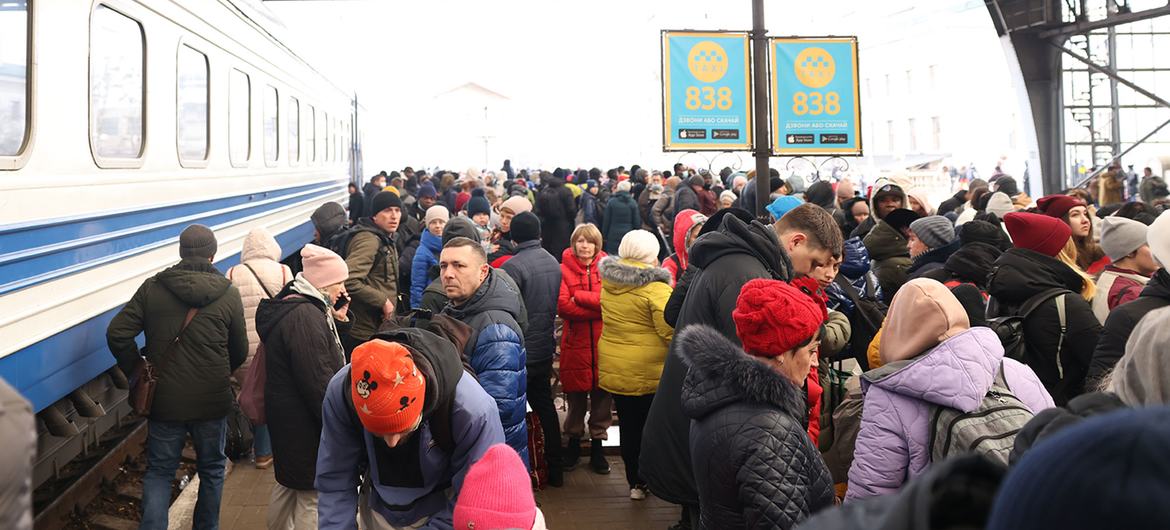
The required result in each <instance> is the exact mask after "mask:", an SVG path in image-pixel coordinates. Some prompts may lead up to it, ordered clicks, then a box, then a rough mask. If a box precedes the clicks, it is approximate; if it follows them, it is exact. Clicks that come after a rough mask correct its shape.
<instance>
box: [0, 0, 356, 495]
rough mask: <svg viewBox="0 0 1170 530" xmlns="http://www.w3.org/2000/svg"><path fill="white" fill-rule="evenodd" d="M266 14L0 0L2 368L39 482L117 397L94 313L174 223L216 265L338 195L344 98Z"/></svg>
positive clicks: (351, 144) (128, 291) (305, 235)
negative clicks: (32, 438)
mask: <svg viewBox="0 0 1170 530" xmlns="http://www.w3.org/2000/svg"><path fill="white" fill-rule="evenodd" d="M276 30H278V28H274V27H272V24H271V23H270V22H269V21H268V20H266V18H265V16H264V11H263V9H262V8H259V7H257V6H255V5H252V4H251V3H250V2H249V1H247V0H191V1H176V0H95V1H92V2H91V1H85V2H75V1H71V2H59V1H53V0H0V377H3V378H4V380H6V381H7V382H8V383H9V384H10V385H11V386H13V387H15V388H16V389H17V390H18V391H19V392H20V393H21V394H23V395H24V396H25V397H26V398H28V400H29V401H31V402H32V404H33V407H34V409H35V410H36V411H37V412H38V430H39V431H40V434H41V441H40V447H39V452H40V455H39V457H38V461H39V464H38V470H37V474H36V479H35V482H36V483H37V484H39V483H41V482H42V481H44V480H45V479H46V478H49V476H51V475H52V473H54V472H55V470H56V469H57V468H59V467H60V466H61V465H63V464H64V463H65V462H68V461H69V460H70V459H72V458H73V456H74V455H76V454H77V453H79V452H81V451H83V450H85V447H87V446H89V445H91V444H92V443H93V442H94V441H95V440H96V439H97V438H98V437H99V436H100V435H101V434H102V432H103V431H105V430H107V429H109V428H110V427H111V426H112V425H114V424H116V423H118V422H120V421H121V419H122V416H124V415H126V414H127V413H128V408H127V407H126V406H125V403H124V401H125V394H126V392H125V390H124V388H125V380H124V377H123V376H122V374H120V372H118V371H117V370H116V369H112V367H113V366H114V359H113V357H112V356H111V355H110V352H109V350H108V349H107V348H106V342H105V329H106V325H107V324H108V322H109V321H110V319H111V318H112V317H113V316H114V314H115V313H116V312H117V311H118V310H119V309H120V308H121V306H122V305H123V304H124V303H125V302H126V300H128V299H129V298H130V296H131V295H132V294H133V293H134V291H135V289H136V288H137V287H138V285H139V284H141V283H142V281H143V280H145V279H146V278H148V277H149V276H151V275H153V274H155V273H156V272H158V271H160V270H162V269H163V268H165V267H167V266H170V265H172V264H173V263H175V262H176V261H177V259H178V258H177V257H178V235H179V232H180V231H182V229H183V228H184V227H185V226H187V225H189V224H192V223H201V224H205V225H208V226H210V227H212V228H213V229H214V230H215V232H216V235H217V237H218V239H219V255H218V256H216V260H217V261H216V264H217V266H219V267H220V268H221V269H226V268H227V267H229V266H231V265H233V264H234V263H235V262H237V261H238V259H239V252H240V247H241V245H242V242H243V239H244V235H245V234H247V232H248V231H249V230H251V229H253V228H255V227H265V228H267V229H268V230H269V231H271V232H272V233H273V234H274V235H276V239H277V241H279V242H280V244H281V248H282V249H283V251H284V253H285V254H286V255H287V254H289V253H291V252H295V251H297V250H298V249H299V248H300V247H301V246H302V245H304V244H305V243H306V242H308V241H309V240H311V239H312V236H313V229H312V226H311V225H310V224H309V222H308V220H309V215H310V214H311V213H312V211H313V210H314V209H315V208H316V207H318V206H319V205H321V204H322V203H323V202H325V201H342V200H343V199H344V198H345V197H346V190H345V186H346V184H347V182H348V181H349V178H350V174H351V173H352V171H351V169H350V168H351V164H352V161H353V160H354V159H355V157H354V156H353V155H354V153H356V152H358V150H357V148H356V146H357V145H358V142H357V141H356V140H355V137H356V136H357V135H355V130H356V129H355V128H354V127H353V124H354V121H355V117H356V116H355V114H354V108H355V106H354V104H353V99H352V98H351V97H350V96H349V95H348V94H347V93H346V92H344V91H343V90H341V89H340V88H338V87H337V86H335V85H334V84H332V83H331V82H330V81H329V80H328V79H326V78H324V77H323V76H322V75H321V74H319V73H318V72H317V71H316V70H314V69H313V68H312V67H311V66H310V65H308V64H307V63H306V62H305V61H303V60H302V59H300V58H299V57H298V56H297V55H296V54H295V53H293V52H292V51H291V50H290V49H289V48H288V47H286V46H285V45H284V44H282V43H281V41H280V40H279V39H278V38H277V37H275V36H274V34H273V31H276Z"/></svg>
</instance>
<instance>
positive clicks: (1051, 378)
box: [987, 248, 1101, 406]
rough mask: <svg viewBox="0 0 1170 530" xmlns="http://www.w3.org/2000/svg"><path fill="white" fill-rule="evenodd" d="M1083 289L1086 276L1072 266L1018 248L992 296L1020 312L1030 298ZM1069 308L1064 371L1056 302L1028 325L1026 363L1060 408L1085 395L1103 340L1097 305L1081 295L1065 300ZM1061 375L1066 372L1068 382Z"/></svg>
mask: <svg viewBox="0 0 1170 530" xmlns="http://www.w3.org/2000/svg"><path fill="white" fill-rule="evenodd" d="M1081 285H1082V280H1081V277H1080V275H1078V274H1077V273H1076V272H1075V271H1073V270H1072V269H1071V268H1069V266H1068V265H1065V264H1064V263H1062V262H1060V261H1058V260H1056V259H1055V258H1050V257H1048V256H1046V255H1044V254H1040V253H1039V252H1033V251H1031V250H1027V249H1019V248H1013V249H1011V250H1008V251H1007V252H1004V253H1003V255H1002V256H1000V258H999V259H998V260H997V261H996V262H995V271H994V272H993V273H992V276H991V278H990V279H989V283H988V286H987V293H988V294H990V295H991V296H992V298H994V301H995V302H996V304H998V305H999V306H1001V307H1002V306H1008V307H1019V306H1022V305H1023V304H1024V303H1025V302H1027V301H1028V299H1029V298H1031V297H1033V296H1035V295H1037V294H1040V293H1041V292H1044V291H1046V290H1049V289H1057V288H1063V289H1068V290H1070V291H1072V292H1074V293H1080V292H1081ZM1065 308H1066V311H1067V313H1066V314H1067V318H1066V320H1065V322H1066V324H1067V330H1068V331H1067V332H1066V333H1065V336H1064V341H1063V346H1061V347H1060V349H1061V351H1060V367H1057V359H1056V354H1057V347H1058V345H1059V344H1060V343H1061V340H1060V318H1059V317H1058V316H1057V308H1056V300H1055V299H1051V300H1048V301H1047V302H1045V303H1044V305H1042V306H1040V307H1039V308H1038V309H1037V310H1036V312H1035V313H1033V314H1032V316H1031V318H1029V319H1028V321H1027V322H1025V323H1024V339H1025V340H1026V341H1027V350H1028V351H1027V354H1026V356H1025V358H1024V363H1025V364H1027V365H1028V366H1029V367H1031V368H1032V371H1034V372H1036V376H1037V377H1039V378H1040V382H1042V383H1044V387H1045V388H1046V389H1048V393H1049V394H1052V399H1053V401H1055V402H1056V404H1057V405H1059V406H1063V405H1064V404H1066V403H1068V400H1070V399H1072V398H1074V397H1076V396H1078V395H1080V394H1082V393H1084V386H1085V376H1086V375H1088V373H1089V361H1090V359H1092V357H1093V347H1094V346H1095V345H1096V344H1097V338H1098V337H1100V335H1101V324H1100V322H1098V321H1097V317H1096V316H1094V315H1093V308H1092V306H1090V305H1089V302H1087V301H1086V300H1085V299H1084V298H1082V297H1081V296H1080V295H1079V294H1077V295H1075V296H1073V295H1068V296H1065ZM988 316H995V315H988ZM1060 370H1063V372H1064V377H1063V378H1062V377H1061V376H1060Z"/></svg>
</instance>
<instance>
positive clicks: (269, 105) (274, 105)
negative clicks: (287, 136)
mask: <svg viewBox="0 0 1170 530" xmlns="http://www.w3.org/2000/svg"><path fill="white" fill-rule="evenodd" d="M279 116H280V94H278V93H277V92H276V88H275V87H271V86H270V87H267V88H265V89H264V161H265V162H267V163H269V164H271V163H274V162H276V158H277V157H279V156H280V146H279V143H278V141H277V131H279V130H280V128H279V127H280V118H279Z"/></svg>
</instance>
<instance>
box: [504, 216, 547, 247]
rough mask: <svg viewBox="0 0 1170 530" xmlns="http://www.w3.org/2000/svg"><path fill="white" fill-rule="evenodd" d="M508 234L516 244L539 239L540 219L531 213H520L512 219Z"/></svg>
mask: <svg viewBox="0 0 1170 530" xmlns="http://www.w3.org/2000/svg"><path fill="white" fill-rule="evenodd" d="M510 232H511V234H512V241H515V242H516V243H524V242H526V241H534V240H537V239H540V218H539V217H537V216H536V214H533V213H532V212H520V213H519V214H517V215H516V217H513V218H512V228H511V229H510Z"/></svg>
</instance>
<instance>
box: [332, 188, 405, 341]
mask: <svg viewBox="0 0 1170 530" xmlns="http://www.w3.org/2000/svg"><path fill="white" fill-rule="evenodd" d="M371 208H372V210H371V211H372V212H374V213H373V215H372V216H371V217H363V218H362V219H360V220H359V221H358V224H357V231H356V233H354V234H353V236H352V237H351V238H350V240H349V245H348V246H347V248H346V249H344V250H345V253H344V257H345V263H346V265H348V266H349V279H348V280H346V281H345V289H346V291H348V292H349V296H350V299H351V300H352V301H353V303H352V304H351V305H350V317H351V318H352V319H353V325H352V326H351V327H350V330H349V333H348V334H346V336H345V337H342V343H343V344H344V345H345V352H346V355H347V356H348V354H349V353H351V352H353V349H354V348H356V347H357V345H358V344H361V343H363V342H365V341H366V340H368V339H369V338H370V336H371V335H373V334H374V332H375V331H377V329H378V326H379V325H381V324H382V320H384V319H386V318H390V317H391V316H393V315H394V308H395V306H396V305H397V302H398V268H399V262H398V250H397V248H396V247H395V244H394V235H395V233H396V232H397V231H398V225H399V223H400V222H401V220H402V200H401V199H399V198H398V195H395V194H394V193H393V192H390V191H383V192H380V193H378V195H377V196H376V197H374V201H373V202H372V203H371ZM338 254H341V252H338Z"/></svg>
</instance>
